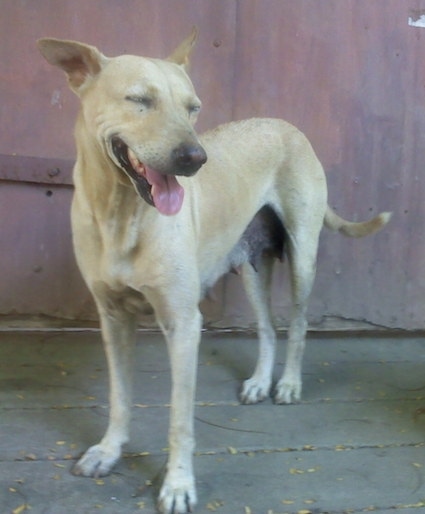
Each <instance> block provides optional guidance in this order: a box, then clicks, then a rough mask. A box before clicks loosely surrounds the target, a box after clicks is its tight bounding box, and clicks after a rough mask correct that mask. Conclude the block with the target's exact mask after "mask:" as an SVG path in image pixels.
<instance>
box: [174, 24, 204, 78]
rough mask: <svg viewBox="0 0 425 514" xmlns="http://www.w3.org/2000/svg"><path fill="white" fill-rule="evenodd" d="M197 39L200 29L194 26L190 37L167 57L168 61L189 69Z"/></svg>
mask: <svg viewBox="0 0 425 514" xmlns="http://www.w3.org/2000/svg"><path fill="white" fill-rule="evenodd" d="M197 38H198V29H197V27H195V26H194V27H192V32H191V33H190V35H189V36H188V37H187V38H186V39H184V40H183V41H182V42H181V43H180V44H179V46H178V47H177V48H176V49H175V50H174V52H173V53H172V54H171V55H169V56H168V57H167V61H171V62H175V63H176V64H180V66H184V67H185V68H186V69H187V68H188V67H189V61H190V54H191V52H192V49H193V47H194V45H195V42H196V40H197Z"/></svg>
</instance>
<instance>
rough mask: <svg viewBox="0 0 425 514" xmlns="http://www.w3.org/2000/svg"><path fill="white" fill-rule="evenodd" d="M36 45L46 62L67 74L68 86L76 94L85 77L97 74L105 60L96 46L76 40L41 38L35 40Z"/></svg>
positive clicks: (85, 79) (84, 81)
mask: <svg viewBox="0 0 425 514" xmlns="http://www.w3.org/2000/svg"><path fill="white" fill-rule="evenodd" d="M37 46H38V48H39V50H40V52H41V54H42V55H43V57H44V58H45V59H46V60H47V62H49V63H50V64H53V65H54V66H58V67H59V68H61V69H62V70H63V71H64V72H65V73H66V74H67V76H68V82H69V86H70V87H71V89H72V90H74V91H75V92H76V93H77V94H78V92H79V90H80V88H81V86H83V85H84V84H85V83H86V81H87V79H89V78H90V77H94V76H95V75H97V74H98V73H99V72H100V70H101V69H102V66H103V65H104V64H105V63H106V61H107V57H105V56H104V55H103V54H102V53H101V52H99V50H98V49H97V48H96V47H94V46H90V45H86V44H84V43H78V42H76V41H67V40H62V39H54V38H43V39H39V40H38V41H37Z"/></svg>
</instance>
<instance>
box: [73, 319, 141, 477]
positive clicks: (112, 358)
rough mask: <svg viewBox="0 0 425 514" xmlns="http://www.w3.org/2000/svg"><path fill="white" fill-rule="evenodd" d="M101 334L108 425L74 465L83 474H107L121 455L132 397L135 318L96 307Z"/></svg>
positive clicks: (127, 430)
mask: <svg viewBox="0 0 425 514" xmlns="http://www.w3.org/2000/svg"><path fill="white" fill-rule="evenodd" d="M99 314H100V319H101V327H102V337H103V343H104V347H105V352H106V357H107V361H108V367H109V381H110V413H109V425H108V428H107V430H106V433H105V435H104V437H103V438H102V440H101V441H100V443H99V444H96V445H95V446H92V447H91V448H89V449H88V450H87V451H86V453H85V454H84V455H83V456H82V457H81V459H80V460H79V461H78V462H77V464H76V465H75V466H74V469H73V473H74V474H75V475H83V476H94V477H99V476H104V475H107V474H108V473H109V472H110V470H111V469H112V467H113V466H114V464H115V463H116V462H117V460H118V459H119V458H120V457H121V448H122V445H123V444H124V443H126V442H127V441H128V437H129V423H130V408H131V397H132V391H131V390H132V385H131V382H132V368H133V366H132V361H133V347H134V343H135V335H136V323H135V320H134V317H133V316H131V315H129V314H127V313H123V312H103V310H102V309H99Z"/></svg>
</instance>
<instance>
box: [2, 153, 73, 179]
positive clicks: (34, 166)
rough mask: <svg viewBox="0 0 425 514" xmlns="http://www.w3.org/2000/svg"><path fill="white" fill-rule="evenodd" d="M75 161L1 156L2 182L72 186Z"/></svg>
mask: <svg viewBox="0 0 425 514" xmlns="http://www.w3.org/2000/svg"><path fill="white" fill-rule="evenodd" d="M72 167H73V161H71V160H67V159H44V158H42V157H26V156H23V155H2V154H0V180H6V181H8V182H27V183H34V184H68V185H71V184H72Z"/></svg>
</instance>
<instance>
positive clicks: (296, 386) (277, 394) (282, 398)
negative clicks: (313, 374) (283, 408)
mask: <svg viewBox="0 0 425 514" xmlns="http://www.w3.org/2000/svg"><path fill="white" fill-rule="evenodd" d="M301 387H302V384H301V381H300V380H294V381H291V382H289V381H286V380H284V379H281V380H279V382H278V383H277V384H276V388H275V390H274V394H273V401H274V403H277V404H279V405H281V404H284V403H286V404H289V403H297V402H299V401H300V399H301Z"/></svg>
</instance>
